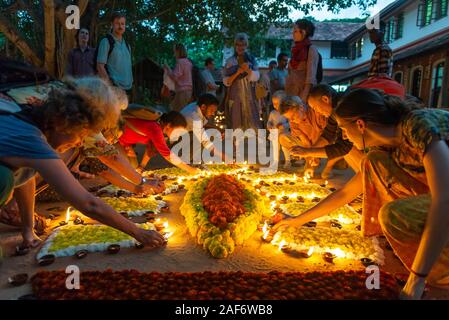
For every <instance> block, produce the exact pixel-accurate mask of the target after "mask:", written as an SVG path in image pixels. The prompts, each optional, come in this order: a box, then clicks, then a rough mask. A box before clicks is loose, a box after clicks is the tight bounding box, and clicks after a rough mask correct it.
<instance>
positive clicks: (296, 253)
mask: <svg viewBox="0 0 449 320" xmlns="http://www.w3.org/2000/svg"><path fill="white" fill-rule="evenodd" d="M282 251H283V252H285V253H287V254H288V255H290V256H292V257H294V258H300V259H308V258H310V257H311V256H312V254H313V252H314V251H315V248H314V247H310V248H309V249H308V250H287V251H285V250H282Z"/></svg>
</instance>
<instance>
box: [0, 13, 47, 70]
mask: <svg viewBox="0 0 449 320" xmlns="http://www.w3.org/2000/svg"><path fill="white" fill-rule="evenodd" d="M0 32H2V33H3V34H4V35H5V37H6V38H8V40H9V42H11V44H12V45H13V46H14V47H17V48H18V49H19V50H20V52H21V53H22V55H23V56H24V58H25V60H27V61H28V62H31V63H32V64H34V65H36V66H39V67H42V65H43V61H42V59H41V58H40V57H39V56H37V55H36V54H35V53H34V51H33V49H31V47H30V46H29V45H28V43H27V42H26V41H25V40H24V39H23V37H22V35H21V34H20V33H19V31H18V30H17V28H16V27H14V26H13V25H12V24H11V23H10V22H9V21H8V20H7V19H6V18H5V17H4V16H3V15H0Z"/></svg>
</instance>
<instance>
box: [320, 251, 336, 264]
mask: <svg viewBox="0 0 449 320" xmlns="http://www.w3.org/2000/svg"><path fill="white" fill-rule="evenodd" d="M336 257H337V256H336V255H335V254H333V253H332V252H325V253H323V260H324V261H326V262H328V263H334V259H335V258H336Z"/></svg>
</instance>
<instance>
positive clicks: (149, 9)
mask: <svg viewBox="0 0 449 320" xmlns="http://www.w3.org/2000/svg"><path fill="white" fill-rule="evenodd" d="M376 2H377V0H315V1H307V2H306V1H298V0H279V1H266V0H233V1H229V0H121V1H114V0H101V1H100V0H98V1H94V0H90V1H89V4H88V7H87V9H86V12H85V14H84V16H83V17H82V21H81V24H82V25H83V26H88V27H89V28H90V29H91V33H92V34H94V35H95V37H96V38H99V37H100V36H103V35H104V34H105V33H107V32H108V31H109V30H108V29H109V27H110V22H109V20H110V16H111V14H112V12H113V11H117V10H120V11H122V12H123V13H124V14H125V15H126V17H127V28H128V30H127V32H126V39H127V40H128V41H129V42H130V44H131V45H132V47H133V55H134V57H133V58H134V61H139V60H141V59H142V58H144V57H151V58H152V59H153V60H154V61H156V62H158V63H161V64H162V63H164V62H167V63H170V64H173V62H174V59H173V52H172V45H173V43H174V42H181V43H184V44H186V45H187V47H188V51H189V54H190V57H191V58H192V59H193V60H194V61H195V62H196V63H197V64H198V65H202V62H203V59H204V58H206V57H208V56H211V57H213V58H215V60H216V61H217V62H218V61H221V54H222V53H221V50H222V47H223V44H224V43H226V42H227V41H230V39H232V37H233V35H234V34H235V33H236V32H242V31H243V32H246V33H248V35H249V36H250V37H251V39H252V40H251V41H252V42H253V44H252V47H257V45H258V41H259V39H258V37H257V36H260V35H262V34H264V33H265V32H266V31H267V28H268V27H269V26H270V25H272V24H281V23H287V22H291V21H290V20H289V13H290V12H291V11H292V10H300V11H302V12H304V14H305V15H308V14H309V13H310V10H312V9H315V8H322V9H324V8H326V7H327V8H328V9H329V10H331V11H332V12H338V11H339V10H341V9H346V8H349V7H351V6H354V5H356V6H358V7H359V8H361V9H362V10H366V8H367V7H369V6H371V5H374V4H375V3H376ZM58 3H60V4H61V5H62V6H64V5H68V4H71V3H73V1H69V0H61V1H58ZM99 4H102V5H101V6H99ZM12 5H14V1H9V0H0V14H2V15H3V14H4V15H5V16H6V15H7V16H8V17H9V19H10V22H11V23H12V24H13V25H15V26H17V27H18V29H19V31H20V32H21V34H23V35H24V37H25V39H27V42H28V43H29V45H30V46H31V47H32V48H33V49H34V50H36V52H37V53H38V54H39V55H40V56H43V51H44V48H43V43H44V32H43V17H42V7H41V5H42V3H41V1H34V0H29V1H25V0H24V1H21V2H20V3H18V6H19V7H20V6H25V7H23V8H21V9H20V10H17V11H16V14H10V13H12V11H7V10H10V9H8V8H9V7H11V6H12ZM3 11H5V12H3ZM37 20H39V21H37ZM58 28H62V26H59V27H58ZM59 32H60V31H59ZM57 33H58V30H57Z"/></svg>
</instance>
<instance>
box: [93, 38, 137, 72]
mask: <svg viewBox="0 0 449 320" xmlns="http://www.w3.org/2000/svg"><path fill="white" fill-rule="evenodd" d="M103 39H107V40H108V42H109V51H108V59H107V60H106V66H107V62H108V61H109V57H110V56H111V53H112V50H114V46H115V40H114V37H113V36H112V35H111V34H110V33H108V34H107V35H106V36H105V37H103V38H101V39H100V41H99V42H98V44H100V43H101V41H103ZM123 41H125V44H126V47H127V48H128V51H129V53H131V47H130V46H129V43H128V42H126V40H125V38H123ZM99 46H100V45H98V46H97V48H96V49H95V55H94V56H95V58H94V66H95V69H96V70H97V61H98V48H99ZM105 69H106V72H107V73H109V71H108V68H107V67H106V68H105ZM97 73H98V70H97Z"/></svg>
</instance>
